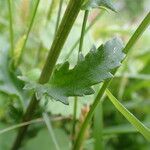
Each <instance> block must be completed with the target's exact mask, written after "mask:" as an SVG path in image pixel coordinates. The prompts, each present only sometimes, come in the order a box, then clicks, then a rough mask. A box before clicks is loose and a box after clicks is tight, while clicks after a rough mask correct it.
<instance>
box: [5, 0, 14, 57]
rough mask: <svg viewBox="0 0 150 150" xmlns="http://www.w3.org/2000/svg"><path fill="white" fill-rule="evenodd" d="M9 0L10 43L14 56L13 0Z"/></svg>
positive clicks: (11, 54)
mask: <svg viewBox="0 0 150 150" xmlns="http://www.w3.org/2000/svg"><path fill="white" fill-rule="evenodd" d="M7 1H8V9H9V32H10V45H11V50H10V56H11V57H12V56H13V51H14V32H13V24H12V0H7Z"/></svg>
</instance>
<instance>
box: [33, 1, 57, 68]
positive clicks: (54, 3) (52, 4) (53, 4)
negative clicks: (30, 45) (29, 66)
mask: <svg viewBox="0 0 150 150" xmlns="http://www.w3.org/2000/svg"><path fill="white" fill-rule="evenodd" d="M56 2H57V1H56V0H52V1H51V3H50V6H49V9H48V14H47V17H46V22H45V25H44V27H46V26H47V25H48V22H49V21H50V20H51V17H52V13H53V11H54V9H55V5H56ZM42 50H43V44H42V42H40V44H39V47H38V50H37V53H36V57H35V63H34V67H36V66H37V64H38V63H39V61H40V56H41V52H42Z"/></svg>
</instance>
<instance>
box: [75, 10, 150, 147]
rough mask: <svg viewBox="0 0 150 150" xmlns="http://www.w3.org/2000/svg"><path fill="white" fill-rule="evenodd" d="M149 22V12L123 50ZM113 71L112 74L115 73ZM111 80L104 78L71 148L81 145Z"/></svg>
mask: <svg viewBox="0 0 150 150" xmlns="http://www.w3.org/2000/svg"><path fill="white" fill-rule="evenodd" d="M149 24H150V12H149V13H148V14H147V16H146V17H145V18H144V19H143V21H142V23H141V24H140V25H139V27H138V28H137V30H136V31H135V32H134V34H133V35H132V37H131V38H130V40H129V42H128V43H127V44H126V47H125V48H124V52H126V53H128V52H129V51H130V50H131V48H132V47H133V46H134V44H135V43H136V42H137V40H138V39H139V38H140V36H141V35H142V34H143V32H144V31H145V29H146V28H147V27H148V26H149ZM116 72H117V69H116V71H115V73H116ZM115 73H114V74H115ZM111 81H112V79H109V80H106V81H105V82H104V84H103V85H102V87H101V89H100V90H99V93H98V95H97V96H96V98H95V100H94V102H93V104H92V106H91V109H90V111H89V113H88V114H87V117H86V119H85V121H84V123H83V125H82V127H81V129H80V131H79V134H78V137H77V139H76V142H75V145H74V148H73V150H79V149H80V147H81V145H82V139H83V137H84V133H85V131H86V128H87V126H88V124H89V122H90V121H91V119H92V117H93V113H94V111H95V108H96V107H97V105H98V103H99V101H100V100H101V98H102V96H103V94H104V92H105V90H106V89H107V87H108V86H109V84H110V82H111Z"/></svg>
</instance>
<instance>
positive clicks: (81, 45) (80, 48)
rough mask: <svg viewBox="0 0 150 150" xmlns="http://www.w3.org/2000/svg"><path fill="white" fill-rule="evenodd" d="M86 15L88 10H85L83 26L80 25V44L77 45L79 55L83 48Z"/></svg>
mask: <svg viewBox="0 0 150 150" xmlns="http://www.w3.org/2000/svg"><path fill="white" fill-rule="evenodd" d="M88 15H89V10H85V12H84V18H83V24H82V30H81V36H80V43H79V53H80V52H82V48H83V42H84V35H85V31H86V23H87V19H88Z"/></svg>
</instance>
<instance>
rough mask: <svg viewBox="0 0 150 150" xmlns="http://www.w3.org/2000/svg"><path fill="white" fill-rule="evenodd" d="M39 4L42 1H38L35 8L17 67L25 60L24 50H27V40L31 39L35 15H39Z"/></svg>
mask: <svg viewBox="0 0 150 150" xmlns="http://www.w3.org/2000/svg"><path fill="white" fill-rule="evenodd" d="M39 3H40V0H37V1H36V5H35V8H34V11H33V16H32V18H31V22H30V25H29V28H28V31H27V34H26V37H25V40H24V43H23V46H22V49H21V54H20V57H19V60H18V64H17V66H18V65H20V63H21V61H22V59H23V54H24V50H25V47H26V43H27V40H28V38H29V34H30V31H31V29H32V26H33V23H34V19H35V15H36V13H37V9H38V6H39Z"/></svg>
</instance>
